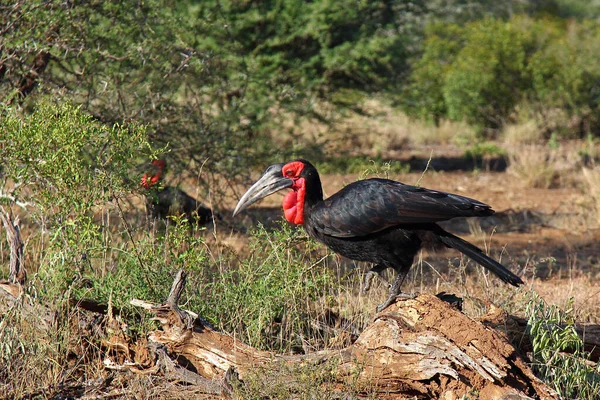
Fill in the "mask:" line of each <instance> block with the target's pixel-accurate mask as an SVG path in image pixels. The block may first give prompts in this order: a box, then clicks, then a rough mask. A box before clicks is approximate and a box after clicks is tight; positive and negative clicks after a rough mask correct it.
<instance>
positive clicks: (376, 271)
mask: <svg viewBox="0 0 600 400" xmlns="http://www.w3.org/2000/svg"><path fill="white" fill-rule="evenodd" d="M383 270H384V268H381V267H379V266H375V267H373V268H372V269H371V270H370V271H369V272H367V273H366V275H365V279H364V280H363V290H362V292H363V294H367V292H368V291H369V290H370V289H371V283H373V278H375V275H378V276H379V279H381V280H382V281H384V282H385V283H387V284H388V286H391V285H390V283H389V282H388V281H387V280H386V279H384V278H383V276H381V271H383Z"/></svg>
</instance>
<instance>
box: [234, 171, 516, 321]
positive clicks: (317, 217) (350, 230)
mask: <svg viewBox="0 0 600 400" xmlns="http://www.w3.org/2000/svg"><path fill="white" fill-rule="evenodd" d="M286 187H287V188H292V190H293V191H294V194H293V195H290V196H289V198H287V196H286V199H285V200H284V209H285V210H286V218H288V220H289V221H290V222H294V223H301V224H302V225H304V228H305V229H306V231H307V233H308V234H309V236H311V237H313V238H314V239H316V240H318V241H320V242H322V243H324V244H325V245H326V246H328V247H329V248H330V249H332V250H333V251H334V252H336V253H338V254H341V255H343V256H345V257H348V258H350V259H353V260H357V261H367V262H371V263H373V264H374V266H373V268H372V269H371V271H370V272H369V273H368V274H367V276H366V278H365V289H367V290H368V287H369V284H370V281H371V279H372V277H373V274H374V273H380V272H381V271H383V270H384V269H386V268H393V269H394V270H396V272H397V276H396V279H395V281H394V283H393V284H392V286H391V288H390V296H389V297H388V299H387V300H386V301H385V302H384V303H383V304H381V305H380V306H379V307H378V311H380V310H381V309H383V308H385V307H387V306H388V305H389V304H391V303H392V302H393V301H394V299H395V298H396V297H397V296H398V295H399V294H400V286H401V284H402V282H403V280H404V278H405V277H406V274H407V273H408V271H409V269H410V267H411V266H412V263H413V261H414V257H415V255H416V254H417V253H418V252H419V251H420V250H421V249H422V248H430V249H438V248H441V247H451V248H454V249H456V250H458V251H460V252H461V253H463V254H465V255H466V256H468V257H469V258H471V259H473V260H474V261H476V262H477V263H479V264H480V265H482V266H483V267H485V268H487V269H488V270H490V271H491V272H493V273H494V274H495V275H497V276H498V277H499V278H500V279H501V280H503V281H504V282H506V283H509V284H511V285H514V286H518V285H521V284H523V281H522V280H521V279H520V278H519V277H518V276H516V275H514V274H513V273H512V272H510V271H509V270H508V269H507V268H506V267H504V266H503V265H502V264H500V263H498V262H497V261H495V260H493V259H492V258H490V257H488V256H487V255H485V253H484V252H483V251H482V250H481V249H479V248H478V247H476V246H474V245H472V244H471V243H469V242H467V241H465V240H463V239H461V238H459V237H457V236H455V235H453V234H451V233H449V232H447V231H445V230H444V229H442V228H441V227H440V226H439V225H438V224H437V223H436V222H440V221H445V220H449V219H452V218H456V217H482V216H489V215H492V214H494V211H493V210H492V209H491V207H490V206H489V205H487V204H484V203H482V202H480V201H477V200H474V199H471V198H468V197H464V196H459V195H456V194H451V193H445V192H440V191H436V190H429V189H425V188H421V187H416V186H411V185H405V184H403V183H400V182H396V181H392V180H388V179H366V180H362V181H357V182H354V183H352V184H350V185H347V186H346V187H344V188H343V189H342V190H340V191H339V192H337V193H335V194H334V195H332V196H331V197H329V198H328V199H325V200H324V199H323V191H322V188H321V180H320V178H319V174H318V172H317V170H316V169H315V167H314V166H313V165H312V164H310V163H309V162H308V161H306V160H295V161H292V162H289V163H286V164H276V165H273V166H271V167H269V168H268V169H267V171H266V172H265V174H264V175H263V177H262V178H261V179H260V180H259V181H258V182H257V183H255V184H254V185H253V186H252V187H251V188H250V189H249V190H248V192H246V194H245V195H244V196H243V197H242V199H241V200H240V202H239V203H238V206H237V207H236V210H235V211H234V215H235V214H236V213H238V212H239V211H241V210H242V209H244V208H246V207H248V206H249V205H250V204H252V203H254V202H256V201H258V200H259V199H260V198H263V197H265V196H268V195H269V194H271V193H274V192H275V191H278V190H281V189H283V188H286ZM294 201H297V203H296V204H294ZM300 203H302V204H300ZM298 213H301V214H302V215H300V216H299V214H298ZM288 214H289V215H288Z"/></svg>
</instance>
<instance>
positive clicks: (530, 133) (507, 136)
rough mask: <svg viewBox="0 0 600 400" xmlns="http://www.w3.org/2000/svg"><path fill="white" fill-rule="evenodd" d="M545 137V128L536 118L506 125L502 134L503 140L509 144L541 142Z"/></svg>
mask: <svg viewBox="0 0 600 400" xmlns="http://www.w3.org/2000/svg"><path fill="white" fill-rule="evenodd" d="M543 139H544V130H543V129H542V127H541V126H540V125H539V124H538V123H537V121H536V120H534V119H530V120H528V121H525V122H523V123H517V124H509V125H506V126H505V127H504V129H503V130H502V134H501V140H502V141H503V142H504V143H506V144H507V145H508V146H515V145H522V144H535V143H541V142H543Z"/></svg>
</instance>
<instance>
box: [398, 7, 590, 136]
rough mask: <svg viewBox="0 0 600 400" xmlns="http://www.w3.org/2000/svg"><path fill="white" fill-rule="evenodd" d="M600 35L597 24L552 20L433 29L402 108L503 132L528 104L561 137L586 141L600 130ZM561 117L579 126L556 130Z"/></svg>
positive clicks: (485, 22) (484, 22)
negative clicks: (519, 108)
mask: <svg viewBox="0 0 600 400" xmlns="http://www.w3.org/2000/svg"><path fill="white" fill-rule="evenodd" d="M598 32H600V25H599V24H598V23H597V22H596V21H582V22H576V21H571V22H569V23H566V22H565V21H563V20H560V19H557V18H550V17H545V18H538V19H532V18H529V17H523V16H515V17H512V18H510V19H509V20H507V21H504V20H500V19H493V18H485V19H482V20H478V21H474V22H471V23H468V24H466V25H458V24H452V23H440V24H436V25H432V26H431V27H429V28H428V29H427V30H426V31H425V41H424V47H423V53H422V55H421V56H420V57H419V58H417V59H416V60H415V61H414V63H413V70H412V73H411V76H410V78H409V84H408V85H407V86H406V89H405V95H406V100H405V102H404V108H405V110H406V111H407V112H408V113H410V114H411V115H415V116H419V117H427V118H430V119H433V120H435V121H436V122H437V121H439V120H440V119H441V118H450V119H454V120H464V121H467V122H468V123H470V124H472V125H475V126H479V127H481V128H492V129H494V130H497V129H498V128H501V127H502V126H504V125H505V124H506V122H510V121H512V120H514V119H515V117H516V113H515V110H516V107H517V106H518V105H523V104H524V105H527V107H533V108H534V109H535V110H537V114H538V115H539V118H540V122H541V123H542V124H543V125H544V126H548V127H549V129H558V133H559V134H561V135H564V134H568V133H569V132H565V130H567V129H571V130H574V129H575V130H577V131H576V132H575V134H576V135H585V134H588V133H589V132H590V131H595V129H596V127H597V126H598V124H599V122H598V118H597V110H598V107H599V101H600V100H599V99H600V97H599V93H600V92H599V89H598V82H599V81H600V68H599V67H598V65H599V64H598V60H599V59H600V50H598V48H597V46H596V47H594V45H593V43H596V41H597V40H598V35H599V33H598ZM557 110H558V111H559V112H558V114H560V111H565V112H567V114H568V116H569V117H575V119H576V120H578V121H580V124H579V125H578V126H573V124H570V126H568V125H567V124H566V123H558V124H554V125H550V124H549V122H548V120H549V119H551V118H550V116H552V115H555V114H557ZM571 134H573V133H571Z"/></svg>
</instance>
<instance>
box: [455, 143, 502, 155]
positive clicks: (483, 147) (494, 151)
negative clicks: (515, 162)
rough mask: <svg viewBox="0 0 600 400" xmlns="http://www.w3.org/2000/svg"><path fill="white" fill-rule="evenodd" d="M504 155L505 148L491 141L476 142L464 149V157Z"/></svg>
mask: <svg viewBox="0 0 600 400" xmlns="http://www.w3.org/2000/svg"><path fill="white" fill-rule="evenodd" d="M505 155H506V150H504V149H503V148H502V147H500V146H498V145H497V144H496V143H493V142H478V143H475V144H474V145H472V146H470V147H469V148H467V149H466V150H465V157H467V158H473V159H482V158H486V157H494V156H505Z"/></svg>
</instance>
